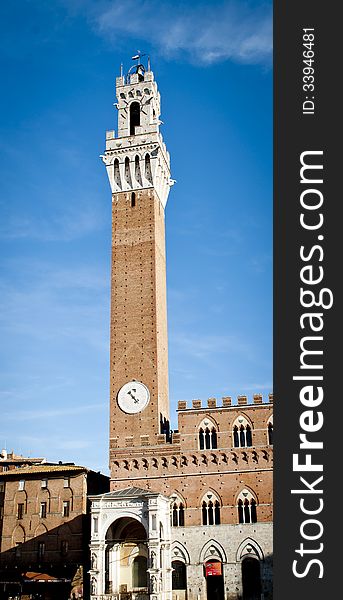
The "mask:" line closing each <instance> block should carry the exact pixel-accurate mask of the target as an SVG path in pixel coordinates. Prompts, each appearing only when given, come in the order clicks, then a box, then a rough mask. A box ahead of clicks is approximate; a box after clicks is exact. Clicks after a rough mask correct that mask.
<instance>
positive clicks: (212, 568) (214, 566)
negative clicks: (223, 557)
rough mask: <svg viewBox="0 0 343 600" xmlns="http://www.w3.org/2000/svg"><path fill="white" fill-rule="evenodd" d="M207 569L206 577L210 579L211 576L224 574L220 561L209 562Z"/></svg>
mask: <svg viewBox="0 0 343 600" xmlns="http://www.w3.org/2000/svg"><path fill="white" fill-rule="evenodd" d="M205 567H206V577H210V576H211V575H221V574H222V563H221V562H219V561H216V562H207V563H206V565H205Z"/></svg>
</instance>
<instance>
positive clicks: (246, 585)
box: [242, 557, 261, 600]
mask: <svg viewBox="0 0 343 600" xmlns="http://www.w3.org/2000/svg"><path fill="white" fill-rule="evenodd" d="M242 583H243V600H260V599H261V573H260V563H259V561H258V560H257V559H256V558H250V557H248V558H244V559H243V562H242Z"/></svg>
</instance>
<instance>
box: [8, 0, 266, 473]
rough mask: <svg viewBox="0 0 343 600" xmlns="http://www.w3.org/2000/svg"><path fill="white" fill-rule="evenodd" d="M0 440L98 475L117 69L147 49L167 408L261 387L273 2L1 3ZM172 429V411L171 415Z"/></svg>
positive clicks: (105, 388)
mask: <svg viewBox="0 0 343 600" xmlns="http://www.w3.org/2000/svg"><path fill="white" fill-rule="evenodd" d="M0 21H1V26H0V27H1V31H0V48H1V58H0V60H1V68H2V69H1V70H2V79H3V81H2V83H3V91H2V94H1V97H0V103H1V110H0V145H1V146H0V147H1V155H2V160H1V163H0V170H1V173H0V176H1V182H2V192H1V200H0V201H1V204H0V211H1V219H0V243H1V256H0V268H1V276H0V277H1V280H0V285H1V290H0V303H1V331H0V335H1V347H0V360H1V365H0V394H1V419H0V445H1V446H2V447H7V449H8V450H11V449H12V448H13V449H14V450H15V452H20V453H23V454H29V455H34V456H46V457H47V458H48V459H49V460H64V461H74V462H76V463H79V464H83V465H85V466H89V467H91V468H94V469H95V470H102V471H103V472H106V470H107V464H108V403H109V291H110V290H109V282H110V272H109V267H110V245H111V239H110V234H111V223H110V219H111V213H110V208H111V193H110V188H109V184H108V181H107V176H106V172H105V168H104V166H103V164H102V163H101V160H100V158H99V155H100V154H101V153H102V152H103V150H104V143H105V131H106V130H107V129H117V126H116V125H117V123H116V110H115V109H114V107H113V102H115V101H116V99H115V96H114V85H115V77H116V76H117V75H118V74H119V68H120V63H121V62H123V63H124V70H125V71H127V70H128V69H129V67H130V66H131V56H133V55H134V54H135V53H136V52H137V50H138V49H139V50H141V51H142V52H146V53H149V54H150V56H151V65H152V69H153V71H154V73H155V77H156V79H157V82H158V85H159V89H160V92H161V96H162V116H161V118H162V120H163V122H164V125H163V126H162V128H161V129H162V134H163V136H164V140H165V142H166V144H167V147H168V149H169V151H170V154H171V165H172V177H173V178H174V179H176V181H177V184H176V185H175V186H174V187H173V188H172V190H171V193H170V196H169V200H168V204H167V209H166V235H167V263H168V265H167V287H168V327H169V377H170V400H171V413H172V415H175V408H176V404H177V400H181V399H182V400H189V401H191V400H192V399H193V398H201V399H203V400H204V401H205V400H206V399H207V398H208V397H217V398H221V397H222V396H226V395H231V396H233V398H235V397H236V396H237V395H238V394H247V395H248V396H249V397H251V396H252V394H253V393H263V394H264V395H266V394H268V393H269V392H271V391H272V70H271V45H272V35H271V3H270V2H249V1H247V2H240V1H225V0H224V1H222V2H216V1H211V2H208V1H207V2H205V1H199V0H198V1H194V2H191V3H190V2H168V1H163V0H162V1H160V2H157V1H155V0H146V1H139V0H126V1H125V2H124V1H122V0H121V1H117V0H112V1H110V0H99V1H97V2H94V1H91V0H69V1H67V0H51V1H50V2H46V1H43V0H20V1H18V2H8V3H1V7H0ZM172 421H173V426H174V427H175V426H176V420H175V418H174V416H173V419H172Z"/></svg>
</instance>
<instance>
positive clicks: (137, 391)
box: [117, 381, 150, 415]
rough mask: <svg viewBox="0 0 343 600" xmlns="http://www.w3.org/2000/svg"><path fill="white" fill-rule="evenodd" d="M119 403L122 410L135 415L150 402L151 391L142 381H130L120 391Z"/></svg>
mask: <svg viewBox="0 0 343 600" xmlns="http://www.w3.org/2000/svg"><path fill="white" fill-rule="evenodd" d="M117 400H118V405H119V408H121V410H122V411H124V412H125V413H128V414H129V415H133V414H135V413H138V412H141V411H142V410H144V408H145V407H146V406H147V405H148V404H149V400H150V393H149V390H148V388H147V386H146V385H144V383H141V382H140V381H129V382H128V383H125V384H124V385H123V387H121V388H120V390H119V392H118V397H117Z"/></svg>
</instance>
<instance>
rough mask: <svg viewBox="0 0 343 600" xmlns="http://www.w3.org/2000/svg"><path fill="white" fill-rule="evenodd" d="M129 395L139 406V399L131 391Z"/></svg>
mask: <svg viewBox="0 0 343 600" xmlns="http://www.w3.org/2000/svg"><path fill="white" fill-rule="evenodd" d="M134 391H136V390H134ZM127 393H128V394H129V395H130V396H131V398H132V399H133V401H134V403H135V404H137V402H139V399H138V398H136V397H135V396H134V395H133V393H132V392H131V390H129V391H128V392H127Z"/></svg>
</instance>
